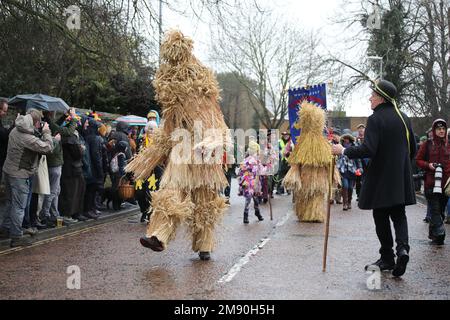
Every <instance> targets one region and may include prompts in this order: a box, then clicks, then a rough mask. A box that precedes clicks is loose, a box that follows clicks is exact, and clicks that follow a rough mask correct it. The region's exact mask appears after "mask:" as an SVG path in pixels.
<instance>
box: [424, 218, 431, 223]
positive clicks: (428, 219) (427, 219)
mask: <svg viewBox="0 0 450 320" xmlns="http://www.w3.org/2000/svg"><path fill="white" fill-rule="evenodd" d="M430 221H431V219H430V218H428V217H425V219H423V222H425V223H430Z"/></svg>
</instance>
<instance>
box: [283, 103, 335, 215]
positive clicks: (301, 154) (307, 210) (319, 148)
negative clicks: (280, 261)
mask: <svg viewBox="0 0 450 320" xmlns="http://www.w3.org/2000/svg"><path fill="white" fill-rule="evenodd" d="M299 119H300V121H299V123H296V124H295V127H296V128H298V129H301V134H300V136H299V137H298V139H297V143H296V145H295V147H294V150H293V152H292V153H291V155H290V157H289V158H288V162H289V164H290V165H291V168H290V169H289V171H288V173H287V174H286V177H285V178H284V180H283V183H284V185H285V187H286V188H288V189H291V190H294V194H295V197H294V198H295V202H294V209H295V213H296V215H297V217H298V219H299V220H300V221H301V222H323V221H324V217H325V203H326V201H325V200H326V195H327V192H328V186H329V177H328V175H329V168H330V165H331V161H332V159H333V158H332V156H331V146H330V144H329V143H328V141H327V139H326V138H325V136H324V135H323V128H324V127H325V112H324V111H323V110H322V109H321V108H319V107H317V106H316V105H314V104H311V103H309V102H307V101H304V102H303V103H302V105H301V107H300V111H299Z"/></svg>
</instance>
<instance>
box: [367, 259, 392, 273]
mask: <svg viewBox="0 0 450 320" xmlns="http://www.w3.org/2000/svg"><path fill="white" fill-rule="evenodd" d="M370 266H377V267H378V268H380V271H384V270H393V269H394V267H395V261H394V259H392V260H389V261H384V260H383V259H378V260H377V261H376V262H374V263H371V264H368V265H366V266H365V267H364V270H366V271H367V269H368V268H369V267H370Z"/></svg>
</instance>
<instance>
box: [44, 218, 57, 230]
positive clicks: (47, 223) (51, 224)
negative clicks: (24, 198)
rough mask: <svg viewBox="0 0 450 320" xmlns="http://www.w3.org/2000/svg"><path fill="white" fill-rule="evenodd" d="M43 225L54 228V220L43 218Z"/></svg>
mask: <svg viewBox="0 0 450 320" xmlns="http://www.w3.org/2000/svg"><path fill="white" fill-rule="evenodd" d="M45 225H46V226H47V228H49V229H51V228H56V221H53V220H45Z"/></svg>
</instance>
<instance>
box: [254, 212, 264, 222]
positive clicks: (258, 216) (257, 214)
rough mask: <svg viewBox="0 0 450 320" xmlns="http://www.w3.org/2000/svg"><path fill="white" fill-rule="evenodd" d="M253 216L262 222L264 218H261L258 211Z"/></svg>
mask: <svg viewBox="0 0 450 320" xmlns="http://www.w3.org/2000/svg"><path fill="white" fill-rule="evenodd" d="M255 216H256V217H257V218H258V220H259V221H264V218H263V217H262V215H261V213H259V211H258V212H257V213H255Z"/></svg>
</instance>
